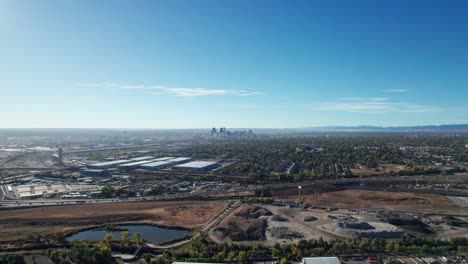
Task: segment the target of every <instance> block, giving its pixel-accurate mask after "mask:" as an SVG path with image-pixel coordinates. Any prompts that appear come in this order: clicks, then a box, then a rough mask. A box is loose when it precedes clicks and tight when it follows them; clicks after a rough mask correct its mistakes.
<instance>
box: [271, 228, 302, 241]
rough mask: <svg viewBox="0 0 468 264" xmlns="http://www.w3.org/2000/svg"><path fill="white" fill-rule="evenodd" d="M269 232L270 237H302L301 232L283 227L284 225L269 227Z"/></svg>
mask: <svg viewBox="0 0 468 264" xmlns="http://www.w3.org/2000/svg"><path fill="white" fill-rule="evenodd" d="M270 232H271V236H272V237H276V238H279V239H291V240H292V239H296V238H303V237H304V235H303V234H301V233H299V232H296V231H292V230H291V229H289V228H287V227H284V226H281V227H273V228H271V231H270Z"/></svg>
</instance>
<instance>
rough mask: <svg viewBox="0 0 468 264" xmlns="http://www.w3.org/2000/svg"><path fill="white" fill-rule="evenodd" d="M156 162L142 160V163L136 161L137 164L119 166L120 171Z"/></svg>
mask: <svg viewBox="0 0 468 264" xmlns="http://www.w3.org/2000/svg"><path fill="white" fill-rule="evenodd" d="M151 162H154V160H142V161H135V162H130V163H125V164H120V165H117V168H118V169H127V170H128V169H135V168H138V167H140V165H143V164H147V163H151Z"/></svg>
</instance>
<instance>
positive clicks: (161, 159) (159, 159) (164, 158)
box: [154, 157, 174, 161]
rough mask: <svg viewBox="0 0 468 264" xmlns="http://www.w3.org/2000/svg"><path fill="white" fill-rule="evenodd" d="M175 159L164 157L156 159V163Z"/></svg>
mask: <svg viewBox="0 0 468 264" xmlns="http://www.w3.org/2000/svg"><path fill="white" fill-rule="evenodd" d="M173 158H174V157H162V158H157V159H154V161H163V160H170V159H173Z"/></svg>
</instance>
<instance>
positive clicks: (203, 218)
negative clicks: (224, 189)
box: [0, 201, 226, 241]
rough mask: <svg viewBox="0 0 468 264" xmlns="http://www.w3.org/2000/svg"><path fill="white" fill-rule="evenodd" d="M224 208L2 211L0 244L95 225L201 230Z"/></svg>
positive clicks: (189, 204)
mask: <svg viewBox="0 0 468 264" xmlns="http://www.w3.org/2000/svg"><path fill="white" fill-rule="evenodd" d="M225 205H226V202H224V201H164V202H162V201H161V202H160V201H151V202H132V203H128V202H127V203H106V204H104V203H103V204H84V205H67V206H52V207H41V208H33V209H19V210H12V211H9V210H8V211H1V213H0V241H8V240H16V239H18V238H21V237H24V236H27V235H28V234H30V233H31V232H32V231H41V232H43V233H48V234H53V233H69V232H73V231H75V230H78V229H82V228H86V227H90V226H94V225H104V224H118V223H123V222H127V223H128V222H135V223H136V222H139V223H149V224H155V225H161V226H168V227H170V226H172V227H185V228H200V227H201V226H203V225H204V224H205V223H206V222H207V221H208V220H209V219H210V218H211V217H213V215H215V214H216V213H217V212H218V211H219V210H221V208H222V207H224V206H225Z"/></svg>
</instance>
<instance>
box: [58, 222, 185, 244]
mask: <svg viewBox="0 0 468 264" xmlns="http://www.w3.org/2000/svg"><path fill="white" fill-rule="evenodd" d="M115 229H116V230H115V231H112V235H114V239H115V240H119V239H120V237H121V236H122V232H123V231H128V232H129V233H130V234H129V238H130V239H133V234H134V233H136V232H138V233H140V237H141V239H144V240H146V241H148V242H150V243H161V242H164V241H170V240H174V239H179V238H182V237H184V236H187V235H192V232H191V231H188V230H180V229H169V228H162V227H157V226H152V225H119V226H115ZM110 232H111V231H109V230H106V229H102V228H100V229H92V230H85V231H81V232H79V233H76V234H73V235H71V236H69V237H67V240H68V241H74V240H104V236H105V235H106V234H107V233H110Z"/></svg>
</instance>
